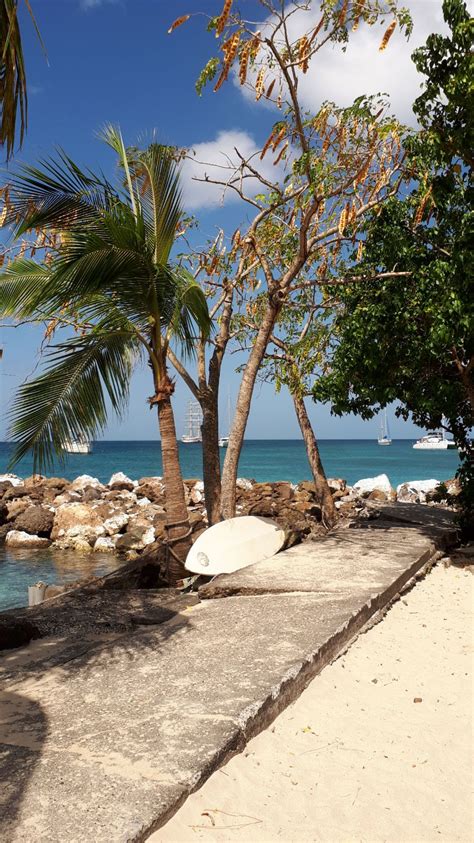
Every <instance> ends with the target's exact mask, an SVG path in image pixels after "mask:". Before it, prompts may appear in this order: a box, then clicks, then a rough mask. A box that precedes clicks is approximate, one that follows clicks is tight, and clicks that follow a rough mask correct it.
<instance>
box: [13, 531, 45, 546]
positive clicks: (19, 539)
mask: <svg viewBox="0 0 474 843" xmlns="http://www.w3.org/2000/svg"><path fill="white" fill-rule="evenodd" d="M5 544H7V545H8V546H9V547H48V546H49V545H50V541H49V539H41V538H40V537H39V536H31V535H30V534H29V533H24V532H23V530H10V531H9V532H8V533H7V535H6V536H5Z"/></svg>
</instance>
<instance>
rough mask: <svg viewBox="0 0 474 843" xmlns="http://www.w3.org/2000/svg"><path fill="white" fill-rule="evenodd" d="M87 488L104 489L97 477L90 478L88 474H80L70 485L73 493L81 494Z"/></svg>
mask: <svg viewBox="0 0 474 843" xmlns="http://www.w3.org/2000/svg"><path fill="white" fill-rule="evenodd" d="M87 486H95V488H101V489H105V486H104V485H103V483H101V482H100V480H98V478H97V477H91V475H90V474H80V475H79V477H76V479H75V480H73V482H72V483H71V489H72V491H73V492H82V491H83V490H84V489H85V488H86V487H87Z"/></svg>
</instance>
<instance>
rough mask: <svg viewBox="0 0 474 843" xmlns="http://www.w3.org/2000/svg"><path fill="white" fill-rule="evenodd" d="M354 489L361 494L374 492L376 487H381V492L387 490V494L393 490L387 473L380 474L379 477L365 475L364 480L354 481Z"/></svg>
mask: <svg viewBox="0 0 474 843" xmlns="http://www.w3.org/2000/svg"><path fill="white" fill-rule="evenodd" d="M354 489H355V490H356V492H359V494H362V493H363V492H373V491H374V489H379V490H380V491H381V492H386V493H387V494H390V492H391V491H392V487H391V485H390V480H389V479H388V477H387V475H386V474H379V475H377V477H364V478H363V479H362V480H358V481H357V483H354Z"/></svg>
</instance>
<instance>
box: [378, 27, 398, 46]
mask: <svg viewBox="0 0 474 843" xmlns="http://www.w3.org/2000/svg"><path fill="white" fill-rule="evenodd" d="M396 25H397V22H396V20H393V21H392V23H391V24H390V26H389V27H388V29H386V30H385V33H384V36H383V38H382V40H381V42H380V47H379V51H380V52H382V51H383V50H385V48H386V46H387V44H388V42H389V41H390V38H391V37H392V35H393V33H394V32H395V27H396Z"/></svg>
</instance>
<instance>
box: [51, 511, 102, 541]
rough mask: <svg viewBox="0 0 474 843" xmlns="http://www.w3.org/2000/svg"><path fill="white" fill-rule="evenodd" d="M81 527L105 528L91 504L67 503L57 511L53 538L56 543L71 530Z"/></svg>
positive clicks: (52, 533)
mask: <svg viewBox="0 0 474 843" xmlns="http://www.w3.org/2000/svg"><path fill="white" fill-rule="evenodd" d="M81 525H82V526H84V525H85V526H89V527H99V526H100V527H102V528H103V523H102V519H101V518H100V516H99V515H98V514H97V512H96V511H95V510H94V509H93V507H92V506H90V505H89V504H85V503H65V504H63V505H62V506H59V507H58V508H57V510H56V514H55V516H54V524H53V530H52V532H51V538H52V539H53V541H56V539H58V538H61V536H64V535H65V533H67V532H68V531H69V530H70V529H71V528H75V527H78V526H81Z"/></svg>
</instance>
